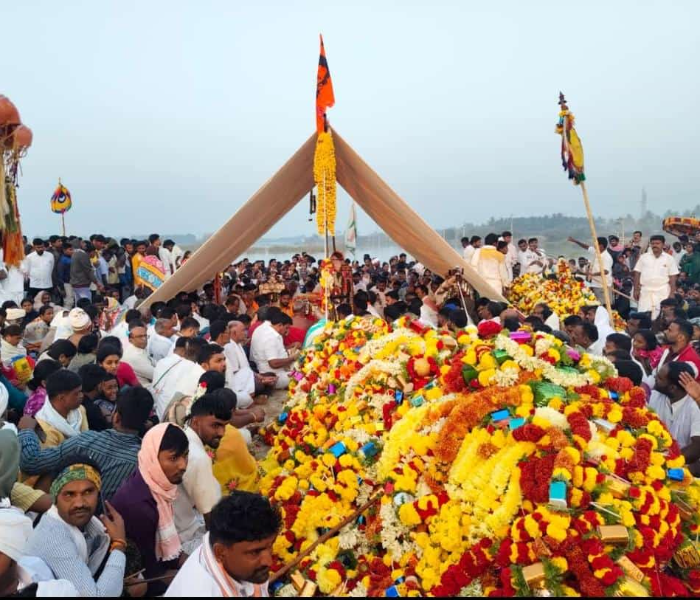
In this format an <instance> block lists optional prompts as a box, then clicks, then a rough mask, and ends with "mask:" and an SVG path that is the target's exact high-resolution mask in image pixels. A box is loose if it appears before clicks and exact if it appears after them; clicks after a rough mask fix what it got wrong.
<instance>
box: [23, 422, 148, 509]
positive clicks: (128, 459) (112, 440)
mask: <svg viewBox="0 0 700 600" xmlns="http://www.w3.org/2000/svg"><path fill="white" fill-rule="evenodd" d="M19 442H20V445H21V446H22V455H21V457H20V469H22V472H23V473H25V474H26V475H42V474H44V473H50V472H52V471H54V470H55V469H56V468H57V467H58V465H59V464H60V462H61V461H62V460H63V459H64V458H65V457H66V456H75V455H76V454H79V455H84V456H88V457H90V458H91V459H92V460H94V461H95V463H96V464H97V466H98V467H99V468H100V471H101V472H102V495H103V497H104V498H106V499H107V500H110V499H111V498H112V496H114V494H115V493H116V492H117V490H118V489H119V486H120V485H121V484H122V483H123V482H124V481H125V480H126V479H127V478H128V477H129V475H131V474H132V473H133V472H134V470H135V469H136V467H137V466H138V453H139V450H140V449H141V438H140V437H138V436H137V435H135V434H132V433H121V432H119V431H115V430H114V429H108V430H107V431H85V432H84V433H81V434H80V435H76V436H75V437H73V438H70V439H69V440H66V441H65V442H63V443H62V444H61V445H59V446H57V447H55V448H45V449H43V450H42V449H41V446H40V445H39V438H38V437H37V436H36V433H34V432H33V431H31V430H29V429H24V430H23V431H20V432H19Z"/></svg>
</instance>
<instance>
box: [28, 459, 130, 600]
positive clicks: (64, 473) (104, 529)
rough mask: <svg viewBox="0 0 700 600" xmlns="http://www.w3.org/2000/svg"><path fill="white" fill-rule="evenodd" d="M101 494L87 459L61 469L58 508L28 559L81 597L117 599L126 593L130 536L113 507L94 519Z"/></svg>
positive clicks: (54, 490)
mask: <svg viewBox="0 0 700 600" xmlns="http://www.w3.org/2000/svg"><path fill="white" fill-rule="evenodd" d="M101 489H102V477H101V474H100V471H99V470H98V469H97V467H96V466H95V465H94V464H93V463H92V462H91V461H90V460H89V459H87V458H77V459H76V458H72V459H70V460H69V461H67V462H66V463H64V464H63V465H61V467H59V470H58V472H57V474H56V477H55V479H54V482H53V484H52V485H51V496H52V498H53V501H54V505H53V506H52V507H51V510H49V512H48V513H46V515H45V516H44V518H43V519H42V520H41V522H40V523H39V525H38V526H37V528H36V529H35V530H34V532H33V533H32V535H31V536H30V538H29V543H28V544H27V553H28V554H30V555H31V556H36V557H37V558H40V559H41V560H43V561H44V563H46V565H47V566H48V567H49V569H50V570H51V572H52V573H53V575H54V577H60V578H62V579H66V580H68V581H69V582H70V583H72V584H73V585H74V586H75V589H76V590H78V595H79V596H88V597H90V596H92V597H94V596H108V597H118V596H121V593H122V591H123V589H124V569H125V568H126V554H125V551H126V531H125V529H124V521H123V520H122V518H121V516H120V515H119V514H118V513H117V511H116V510H114V508H113V507H112V505H111V504H110V503H109V502H106V501H105V503H104V506H105V509H106V511H105V514H104V515H102V516H101V517H100V519H97V518H96V517H95V514H96V512H97V508H98V505H99V503H100V491H101ZM107 557H108V558H107ZM105 558H107V561H106V563H105V564H104V568H103V569H102V571H101V573H100V575H99V577H98V578H97V579H95V576H96V575H97V573H98V570H99V569H100V567H101V566H102V563H103V562H104V561H105Z"/></svg>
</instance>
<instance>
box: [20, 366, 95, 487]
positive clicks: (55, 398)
mask: <svg viewBox="0 0 700 600" xmlns="http://www.w3.org/2000/svg"><path fill="white" fill-rule="evenodd" d="M82 389H83V384H82V381H81V379H80V376H79V375H78V374H77V373H73V372H72V371H68V370H66V369H61V370H60V371H56V372H55V373H53V374H51V375H49V377H48V379H47V380H46V394H47V399H46V402H45V403H44V406H42V407H41V410H39V412H38V413H36V421H37V423H38V428H37V432H38V434H39V439H40V440H41V447H42V448H56V447H57V446H60V445H61V444H62V443H63V442H64V441H66V440H67V439H70V438H72V437H75V436H77V435H79V434H81V433H82V432H84V431H88V429H89V427H88V419H87V413H86V412H85V408H84V407H83V406H82V403H83V391H82ZM39 429H40V430H41V431H39ZM44 478H45V476H41V477H39V476H34V477H29V478H26V479H25V480H24V483H26V484H27V485H30V486H32V487H34V488H37V489H44V488H45V484H46V482H44V481H43V479H44ZM49 483H50V482H49ZM44 491H47V490H46V489H44Z"/></svg>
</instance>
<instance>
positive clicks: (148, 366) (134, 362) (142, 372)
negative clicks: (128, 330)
mask: <svg viewBox="0 0 700 600" xmlns="http://www.w3.org/2000/svg"><path fill="white" fill-rule="evenodd" d="M122 360H123V361H124V362H125V363H128V364H129V365H131V368H132V369H133V370H134V373H136V377H137V378H138V380H139V383H140V384H141V385H142V386H144V387H146V386H149V385H151V382H152V381H153V371H154V369H155V367H154V363H153V361H152V360H151V357H150V356H149V355H148V352H147V351H146V350H142V349H141V348H137V347H136V346H134V345H133V344H132V343H131V342H128V341H127V342H125V343H124V356H123V357H122Z"/></svg>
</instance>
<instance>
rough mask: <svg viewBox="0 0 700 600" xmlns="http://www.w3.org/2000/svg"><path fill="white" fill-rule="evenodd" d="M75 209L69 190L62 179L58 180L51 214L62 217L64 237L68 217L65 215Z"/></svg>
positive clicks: (52, 198)
mask: <svg viewBox="0 0 700 600" xmlns="http://www.w3.org/2000/svg"><path fill="white" fill-rule="evenodd" d="M71 208H73V200H72V199H71V195H70V192H69V191H68V188H67V187H66V186H65V185H63V184H62V183H61V178H60V177H59V178H58V186H57V187H56V189H55V190H54V192H53V196H51V212H53V213H56V214H60V215H61V226H62V227H63V235H66V217H65V214H66V213H67V212H68V211H69V210H70V209H71Z"/></svg>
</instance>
